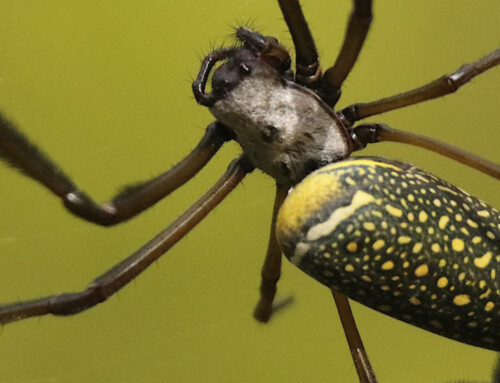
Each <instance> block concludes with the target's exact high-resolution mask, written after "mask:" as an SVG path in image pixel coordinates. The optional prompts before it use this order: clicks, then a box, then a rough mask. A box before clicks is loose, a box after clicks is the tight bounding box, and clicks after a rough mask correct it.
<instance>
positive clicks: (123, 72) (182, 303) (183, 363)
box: [0, 0, 500, 383]
mask: <svg viewBox="0 0 500 383" xmlns="http://www.w3.org/2000/svg"><path fill="white" fill-rule="evenodd" d="M303 3H304V9H305V13H306V16H307V18H308V20H309V22H310V25H311V28H312V30H313V33H314V36H315V38H316V41H317V45H318V48H319V50H320V53H321V56H322V58H323V65H324V66H325V67H326V66H327V65H328V64H330V65H331V63H332V62H333V60H334V58H335V55H336V52H337V51H338V50H339V47H340V44H341V41H342V36H343V32H344V29H345V24H346V19H347V15H348V13H349V9H350V1H348V0H337V1H312V0H309V1H306V0H304V1H303ZM0 15H1V16H0V109H1V110H2V111H3V112H5V113H6V114H7V115H8V116H9V117H10V118H11V119H12V120H14V121H16V122H17V123H18V124H19V125H20V126H21V127H22V129H23V130H24V131H25V132H26V133H27V134H28V135H29V136H30V137H31V138H32V139H33V140H35V141H36V142H37V143H39V144H40V145H41V146H42V147H43V148H44V150H45V151H46V152H48V153H50V154H51V157H52V158H53V159H54V160H55V161H57V162H58V163H60V164H61V165H62V167H63V168H64V169H65V171H66V172H67V173H69V174H70V175H71V176H72V177H74V180H75V181H76V182H77V183H78V184H79V185H81V187H82V188H83V189H84V190H85V191H87V192H88V193H90V194H91V195H92V196H95V198H96V199H97V200H99V201H103V200H105V199H106V198H108V197H110V196H111V195H112V194H113V193H114V191H115V190H116V189H117V187H118V186H119V185H122V184H124V183H127V182H131V181H138V180H142V179H145V178H147V177H149V176H153V175H156V174H158V173H160V172H161V171H162V170H164V169H166V168H168V167H170V166H171V165H172V164H174V163H175V162H176V161H178V160H179V159H180V158H182V156H183V155H185V154H186V153H188V151H189V150H190V149H191V148H192V147H193V146H194V145H195V144H196V143H197V142H198V140H199V138H200V137H201V136H202V134H203V130H204V128H205V126H206V125H207V124H208V123H209V122H210V121H211V120H212V117H211V116H210V114H209V112H208V111H207V110H206V109H205V108H203V107H201V106H197V105H196V102H195V101H194V98H193V96H192V94H191V86H190V82H191V79H192V78H193V77H194V76H195V75H196V73H197V70H198V68H199V62H200V57H201V56H203V55H204V54H205V53H207V52H208V51H210V49H211V48H212V47H214V46H219V45H220V44H222V43H224V42H229V41H231V30H232V27H234V26H235V25H239V24H241V23H249V22H251V23H252V24H253V25H254V26H255V27H256V28H258V29H259V30H261V31H262V32H263V33H265V34H273V35H275V36H277V37H278V38H279V39H280V41H283V42H284V43H285V44H286V45H287V46H289V47H290V49H291V48H292V44H291V39H290V38H289V36H288V33H287V30H286V26H285V24H284V22H283V20H282V17H281V15H280V12H279V8H278V5H277V4H276V2H275V1H271V0H267V1H265V0H254V1H226V0H220V1H219V0H217V1H193V0H184V1H148V2H146V1H141V2H139V1H127V0H120V1H105V2H103V1H62V0H60V1H51V0H45V1H34V0H33V1H26V0H0ZM499 19H500V3H499V2H498V0H481V1H467V0H461V1H434V0H426V1H423V0H420V1H413V2H402V1H395V0H393V1H377V2H376V4H375V20H374V23H373V28H372V30H371V31H370V35H369V37H368V41H367V43H366V46H365V48H364V50H363V52H362V55H361V58H360V61H359V62H358V65H357V66H356V68H355V70H354V71H353V72H352V74H351V76H350V77H349V79H348V81H347V82H346V84H345V90H344V97H343V98H342V100H341V102H340V106H346V105H348V104H350V103H354V102H360V101H369V100H374V99H376V98H380V97H382V96H386V95H390V94H394V93H396V92H398V91H402V90H406V89H409V88H411V87H415V86H418V85H421V84H423V83H425V82H427V81H429V80H432V79H435V78H437V77H438V76H440V75H441V74H444V73H447V72H451V71H453V70H455V69H456V68H458V66H459V65H461V64H463V63H465V62H469V61H472V60H475V59H477V58H479V57H480V56H482V55H484V54H486V53H488V52H489V51H491V50H493V49H495V47H496V46H498V44H499V42H500V40H499V37H500V24H499ZM499 84H500V68H498V69H496V70H492V71H490V73H487V74H484V75H483V76H481V77H480V78H478V79H476V80H474V81H473V83H472V84H471V85H468V86H466V87H465V88H464V89H462V90H461V91H459V92H458V94H455V95H451V96H448V97H446V98H445V99H439V100H436V101H433V102H429V103H426V104H421V105H418V106H414V107H410V108H408V109H406V110H402V111H397V112H393V113H389V114H387V115H384V116H378V117H376V118H374V119H372V121H380V122H386V123H388V124H390V125H392V126H393V127H396V128H400V129H405V130H408V131H414V132H418V133H425V134H428V135H431V136H433V137H436V138H439V139H442V140H445V141H449V142H451V143H454V144H456V145H457V146H460V147H462V148H465V149H467V150H469V151H471V152H474V153H478V154H482V155H483V156H484V157H487V158H489V159H491V160H493V161H496V162H500V154H499V150H498V143H499V142H500V132H499V124H498V120H499V118H500V115H499V110H498V109H499V101H498V100H499V96H500V89H499V88H500V86H499ZM367 152H368V153H370V154H375V153H376V154H379V155H382V156H388V157H391V158H395V159H401V160H404V161H407V162H413V163H415V164H417V165H419V166H421V167H423V168H425V169H427V170H429V171H432V172H434V173H436V174H437V175H440V176H441V177H443V178H445V179H446V180H448V181H450V182H452V183H454V184H456V185H458V186H460V187H462V188H464V189H466V190H468V191H470V192H471V193H473V194H475V195H477V196H479V197H481V198H483V199H485V200H486V201H487V202H489V203H491V204H492V205H494V206H496V207H500V193H499V190H500V185H499V184H498V181H495V180H493V179H490V178H489V177H487V176H485V175H482V174H479V173H478V172H476V171H474V170H471V169H469V168H467V167H465V166H462V165H460V164H456V163H454V162H452V161H450V160H447V159H444V158H442V157H439V156H437V155H434V154H431V153H428V152H425V151H423V150H420V149H416V148H410V147H405V146H403V145H391V144H379V145H376V147H373V148H371V149H370V150H369V151H367ZM238 153H239V149H238V147H237V146H236V145H235V144H229V145H227V147H226V148H223V150H222V151H221V153H219V154H218V155H217V157H216V158H215V159H214V160H213V161H212V163H211V164H210V165H209V166H208V167H207V169H205V170H204V171H203V172H202V173H201V174H199V175H198V176H196V177H195V179H194V180H192V181H191V182H190V183H189V184H188V185H186V186H185V187H184V188H183V189H182V191H180V192H177V193H174V194H173V195H172V196H171V197H169V198H168V200H166V201H163V202H161V203H160V204H158V205H157V206H155V207H154V208H152V209H151V210H150V211H148V212H146V213H144V214H142V215H141V216H140V217H138V218H136V219H134V220H132V221H130V222H127V223H125V224H122V225H119V226H118V227H115V228H111V229H107V228H101V227H97V226H94V225H91V224H89V223H86V222H83V221H81V220H79V219H77V218H74V217H73V216H71V215H69V214H67V213H66V212H65V210H64V209H63V208H62V207H61V203H60V202H59V201H58V200H57V199H56V198H54V197H53V196H52V195H51V194H50V193H49V192H47V191H46V190H45V189H43V188H42V187H40V186H39V185H37V184H36V183H34V182H33V181H31V180H28V179H26V178H24V177H22V176H20V175H19V174H18V173H16V172H14V171H13V170H11V169H9V168H7V167H6V166H3V165H2V166H0V301H2V302H10V301H14V300H18V299H30V298H36V297H40V296H44V295H47V294H54V293H59V292H64V291H76V290H78V289H82V288H83V287H84V286H85V285H86V284H87V283H88V282H90V281H91V280H92V279H93V278H94V277H96V276H97V275H99V274H100V273H102V272H103V271H105V270H106V269H107V268H109V267H110V266H111V265H113V264H114V263H116V262H118V261H119V260H121V259H122V258H124V257H125V256H126V255H127V254H130V253H131V252H132V251H134V250H135V249H137V248H138V247H139V246H141V245H142V244H143V243H145V242H146V241H147V240H148V239H149V238H150V237H152V236H153V235H154V234H155V233H157V232H158V231H160V230H161V229H162V228H163V227H165V226H166V225H168V223H169V222H171V221H172V220H173V219H174V218H175V217H177V216H178V215H179V214H180V213H181V212H182V211H183V210H184V209H185V208H186V207H187V206H189V204H190V203H192V202H193V201H195V199H196V198H197V197H198V196H200V195H201V194H202V193H203V191H204V190H206V189H207V188H208V187H209V186H210V185H211V184H212V183H213V182H215V180H216V179H217V177H218V176H219V175H220V174H221V173H222V172H223V171H224V169H225V167H226V165H227V164H228V163H229V161H230V160H231V159H232V158H234V157H236V156H237V155H238ZM273 189H274V186H273V181H272V180H271V179H269V178H268V177H266V176H264V175H262V174H260V173H259V172H255V174H252V175H250V176H249V177H248V178H247V179H246V180H245V181H244V185H243V186H240V187H239V188H238V189H237V190H236V191H235V192H234V193H233V194H232V195H230V196H229V197H228V198H227V200H226V201H225V202H224V203H223V204H222V205H221V206H220V207H218V208H217V209H216V210H215V212H213V213H212V214H211V215H210V216H209V217H208V218H207V219H206V220H205V221H204V222H202V223H201V224H200V226H199V227H197V228H196V229H195V230H194V231H193V232H192V233H191V234H189V235H188V236H187V238H186V239H184V240H183V241H182V242H181V243H179V244H178V245H177V246H175V248H174V249H173V250H172V251H170V252H169V253H168V254H167V255H165V256H164V258H163V259H161V260H160V261H159V262H158V263H157V265H155V266H153V267H151V268H150V269H149V270H147V271H146V272H145V273H144V274H143V275H141V276H140V277H139V278H137V279H136V280H135V281H134V282H133V283H131V284H130V285H129V286H127V287H126V288H125V289H123V290H122V291H121V292H120V293H119V294H118V296H114V297H112V298H111V299H110V300H109V301H108V302H106V303H105V304H102V305H99V306H98V307H96V308H94V309H92V310H89V311H88V312H85V313H82V314H79V315H77V316H74V317H69V318H56V317H44V318H42V319H40V320H38V319H30V320H26V321H23V322H18V323H12V324H9V325H7V326H5V327H4V328H3V331H2V332H1V334H0V381H1V382H22V383H29V382H33V383H49V382H51V383H52V382H75V383H76V382H110V383H111V382H120V383H123V382H287V383H293V382H347V383H349V382H355V381H356V376H355V372H354V367H353V366H352V362H351V360H350V356H349V352H348V349H347V346H346V342H345V340H344V336H343V333H342V330H341V327H340V324H339V321H338V318H337V314H336V312H335V309H334V306H333V302H332V299H331V297H330V294H329V292H328V290H327V289H325V288H324V287H322V286H321V285H319V284H318V283H316V282H315V281H313V280H311V279H310V278H309V277H307V276H305V275H303V274H302V273H301V272H300V271H299V270H297V269H295V268H294V267H293V266H291V265H289V264H288V262H286V263H285V265H284V272H283V274H284V275H283V278H282V282H281V283H280V286H279V288H280V296H281V297H285V296H289V295H293V296H294V297H295V301H294V304H293V305H292V306H291V307H289V308H288V309H287V310H284V311H282V312H280V313H279V315H276V317H275V318H273V320H272V321H271V322H270V323H269V324H267V325H261V324H259V323H256V322H255V321H254V320H253V319H252V316H251V313H252V310H253V306H254V304H255V302H256V299H257V295H258V283H259V272H260V267H261V263H262V260H263V254H264V252H265V248H266V243H267V237H268V226H269V221H270V213H271V206H272V200H273ZM354 311H355V315H356V317H357V319H358V325H359V327H360V329H361V331H362V335H363V339H364V342H365V345H366V347H367V350H368V352H369V354H370V356H371V359H372V363H373V366H374V368H375V370H376V372H377V374H378V377H379V380H380V382H383V383H390V382H445V381H451V380H453V379H459V378H463V379H469V380H474V381H480V380H486V379H488V376H489V372H490V369H491V368H492V365H493V362H494V360H495V353H493V352H490V351H485V350H480V349H477V348H474V347H470V346H466V345H462V344H459V343H456V342H453V341H449V340H446V339H444V338H441V337H438V336H435V335H432V334H429V333H426V332H424V331H422V330H419V329H415V328H413V327H411V326H409V325H406V324H404V323H401V322H397V321H395V320H393V319H390V318H388V317H385V316H384V315H382V314H378V313H376V312H374V311H371V310H369V309H366V308H364V307H361V306H359V305H357V304H355V305H354Z"/></svg>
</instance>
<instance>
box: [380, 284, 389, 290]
mask: <svg viewBox="0 0 500 383" xmlns="http://www.w3.org/2000/svg"><path fill="white" fill-rule="evenodd" d="M390 289H391V287H390V286H389V285H382V286H380V290H383V291H389V290H390Z"/></svg>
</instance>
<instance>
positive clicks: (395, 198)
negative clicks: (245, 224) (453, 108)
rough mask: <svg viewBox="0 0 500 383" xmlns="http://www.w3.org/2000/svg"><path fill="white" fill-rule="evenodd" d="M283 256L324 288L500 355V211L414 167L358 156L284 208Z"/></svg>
mask: <svg viewBox="0 0 500 383" xmlns="http://www.w3.org/2000/svg"><path fill="white" fill-rule="evenodd" d="M277 234H278V239H279V241H280V244H281V246H282V249H283V252H284V253H285V255H286V256H287V258H288V259H289V260H290V261H291V262H293V263H294V264H296V265H297V266H298V267H299V268H301V269H302V270H303V271H305V272H306V273H307V274H309V275H311V276H312V277H313V278H315V279H316V280H318V281H319V282H321V283H322V284H324V285H326V286H328V287H331V288H333V289H335V290H337V291H339V292H341V293H343V294H345V295H347V296H349V297H350V298H352V299H354V300H356V301H358V302H360V303H362V304H365V305H367V306H369V307H371V308H373V309H375V310H377V311H380V312H383V313H385V314H387V315H390V316H392V317H395V318H397V319H400V320H402V321H405V322H407V323H411V324H413V325H416V326H419V327H422V328H424V329H426V330H429V331H432V332H435V333H437V334H440V335H443V336H446V337H448V338H451V339H455V340H458V341H461V342H465V343H469V344H473V345H476V346H480V347H484V348H489V349H494V350H500V286H499V282H498V276H497V274H498V273H500V270H499V265H500V262H499V261H500V214H499V212H498V211H497V210H496V209H494V208H492V207H489V206H488V205H486V204H485V203H484V202H482V201H480V200H479V199H477V198H475V197H473V196H471V195H469V194H467V193H466V192H464V191H462V190H460V189H459V188H457V187H455V186H453V185H450V184H449V183H447V182H445V181H443V180H441V179H439V178H437V177H435V176H433V175H431V174H429V173H427V172H424V171H422V170H420V169H418V168H416V167H414V166H411V165H408V164H404V163H400V162H396V161H390V160H385V159H380V158H371V157H358V158H351V159H348V160H345V161H341V162H337V163H335V164H332V165H329V166H326V167H324V168H321V169H319V170H317V171H316V172H314V173H312V174H311V175H309V176H308V177H306V178H305V179H304V180H303V181H302V182H301V183H300V184H299V185H297V186H296V187H295V188H294V190H293V191H291V192H290V194H289V196H288V197H287V199H286V200H285V202H284V203H283V206H282V208H281V210H280V212H279V215H278V221H277Z"/></svg>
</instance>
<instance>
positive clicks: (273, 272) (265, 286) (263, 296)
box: [253, 185, 288, 322]
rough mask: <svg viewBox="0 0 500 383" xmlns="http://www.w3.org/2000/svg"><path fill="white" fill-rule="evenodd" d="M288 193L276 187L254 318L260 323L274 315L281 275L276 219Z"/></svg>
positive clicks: (284, 188)
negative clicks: (274, 304) (275, 298)
mask: <svg viewBox="0 0 500 383" xmlns="http://www.w3.org/2000/svg"><path fill="white" fill-rule="evenodd" d="M287 193H288V187H286V186H283V185H276V197H275V199H274V208H273V217H272V220H271V232H270V234H269V244H268V245H267V253H266V259H265V260H264V265H263V266H262V273H261V276H262V279H261V283H260V300H259V302H258V303H257V306H256V307H255V310H254V312H253V316H254V318H255V319H257V320H258V321H259V322H267V321H268V320H269V318H270V317H271V314H272V313H273V301H274V297H275V295H276V291H277V287H276V284H277V283H278V280H279V279H280V275H281V258H282V257H281V248H280V245H279V243H278V240H277V238H276V217H277V216H278V211H279V209H280V207H281V204H282V203H283V201H284V200H285V198H286V196H287Z"/></svg>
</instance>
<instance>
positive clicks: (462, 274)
mask: <svg viewBox="0 0 500 383" xmlns="http://www.w3.org/2000/svg"><path fill="white" fill-rule="evenodd" d="M464 279H465V273H460V274H458V280H459V281H460V282H461V281H463V280H464Z"/></svg>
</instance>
